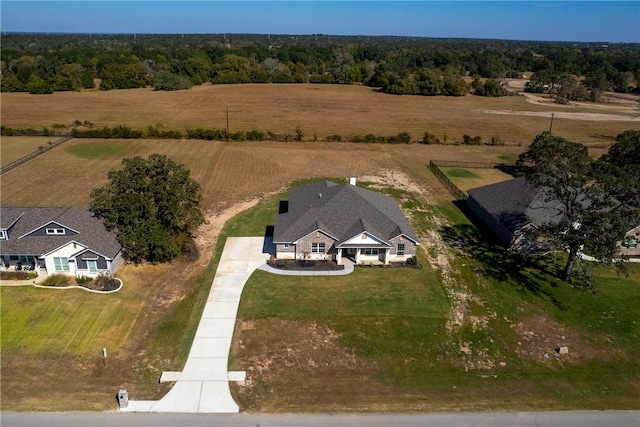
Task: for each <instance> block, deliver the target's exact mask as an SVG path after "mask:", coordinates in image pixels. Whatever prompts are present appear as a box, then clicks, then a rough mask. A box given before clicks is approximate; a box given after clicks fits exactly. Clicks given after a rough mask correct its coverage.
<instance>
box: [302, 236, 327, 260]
mask: <svg viewBox="0 0 640 427" xmlns="http://www.w3.org/2000/svg"><path fill="white" fill-rule="evenodd" d="M313 243H324V253H322V254H319V253H312V252H311V246H312V244H313ZM335 253H336V248H335V240H333V239H332V238H331V237H329V236H327V235H326V234H324V233H322V232H321V231H314V232H313V233H311V234H309V235H307V236H305V237H303V238H302V239H300V240H298V244H297V245H296V258H298V259H302V258H304V256H305V254H308V257H309V258H308V259H333V257H334V255H335Z"/></svg>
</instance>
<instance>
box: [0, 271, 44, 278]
mask: <svg viewBox="0 0 640 427" xmlns="http://www.w3.org/2000/svg"><path fill="white" fill-rule="evenodd" d="M36 277H38V273H36V272H34V271H0V280H31V279H35V278H36Z"/></svg>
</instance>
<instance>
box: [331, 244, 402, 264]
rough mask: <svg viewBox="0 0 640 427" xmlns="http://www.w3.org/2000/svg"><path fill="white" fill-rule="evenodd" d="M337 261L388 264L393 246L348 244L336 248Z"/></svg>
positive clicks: (341, 262) (342, 262)
mask: <svg viewBox="0 0 640 427" xmlns="http://www.w3.org/2000/svg"><path fill="white" fill-rule="evenodd" d="M336 251H337V252H336V263H337V264H338V265H343V264H345V263H353V264H355V265H362V264H365V265H388V264H389V259H390V256H389V255H390V253H391V248H390V247H383V246H374V247H365V246H347V247H339V248H336Z"/></svg>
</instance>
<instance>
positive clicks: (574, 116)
mask: <svg viewBox="0 0 640 427" xmlns="http://www.w3.org/2000/svg"><path fill="white" fill-rule="evenodd" d="M478 112H481V113H487V114H502V115H508V116H526V117H548V118H551V115H552V114H553V117H554V118H557V119H567V120H582V121H591V122H593V121H600V122H609V121H618V122H635V123H638V122H640V116H623V115H621V114H599V113H571V112H565V111H553V112H551V111H549V112H546V111H515V110H478Z"/></svg>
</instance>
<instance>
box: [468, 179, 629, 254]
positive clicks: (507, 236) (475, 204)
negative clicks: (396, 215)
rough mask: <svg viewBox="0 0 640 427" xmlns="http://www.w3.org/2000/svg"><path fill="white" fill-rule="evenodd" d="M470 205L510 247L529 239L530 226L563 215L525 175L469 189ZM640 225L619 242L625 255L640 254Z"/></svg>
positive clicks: (555, 221) (554, 221) (548, 222)
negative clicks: (530, 183) (639, 243)
mask: <svg viewBox="0 0 640 427" xmlns="http://www.w3.org/2000/svg"><path fill="white" fill-rule="evenodd" d="M467 193H468V195H469V198H468V199H467V207H468V208H469V209H470V210H471V211H472V212H473V213H474V214H475V215H476V216H477V217H478V218H479V219H480V221H482V223H483V224H485V225H486V226H487V227H488V228H489V230H490V231H491V232H492V233H493V234H494V235H495V236H496V237H497V238H498V239H499V240H500V242H501V243H502V244H503V245H504V246H505V247H507V248H510V247H512V246H514V245H516V244H518V243H519V242H520V241H521V239H526V237H527V229H528V228H529V227H532V226H533V227H537V226H540V225H543V224H557V223H558V222H560V220H561V219H562V218H563V214H562V208H561V206H560V203H559V202H553V201H549V200H547V199H548V197H547V195H546V194H545V192H544V191H542V190H536V189H534V188H532V187H531V186H530V185H528V184H527V182H526V181H525V179H524V177H520V178H515V179H511V180H508V181H503V182H499V183H497V184H491V185H485V186H483V187H477V188H473V189H471V190H469V191H468V192H467ZM639 236H640V226H638V227H635V228H634V229H632V230H630V231H629V232H627V234H626V237H625V239H624V240H623V241H622V242H620V245H621V253H622V254H623V255H640V248H638V246H639V245H638V237H639Z"/></svg>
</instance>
